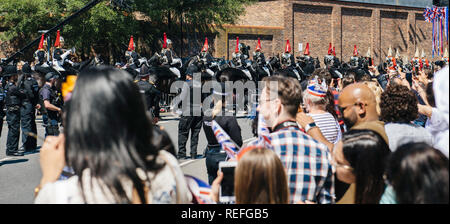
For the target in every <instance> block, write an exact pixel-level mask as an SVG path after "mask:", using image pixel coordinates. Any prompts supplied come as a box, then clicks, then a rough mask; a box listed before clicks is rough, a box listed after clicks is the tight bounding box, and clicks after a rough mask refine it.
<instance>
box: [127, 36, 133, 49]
mask: <svg viewBox="0 0 450 224" xmlns="http://www.w3.org/2000/svg"><path fill="white" fill-rule="evenodd" d="M128 51H134V40H133V35H131V38H130V43H129V44H128Z"/></svg>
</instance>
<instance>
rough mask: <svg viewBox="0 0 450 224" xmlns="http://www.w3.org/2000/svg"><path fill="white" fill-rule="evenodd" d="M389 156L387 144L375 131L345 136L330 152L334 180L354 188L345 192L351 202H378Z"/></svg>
mask: <svg viewBox="0 0 450 224" xmlns="http://www.w3.org/2000/svg"><path fill="white" fill-rule="evenodd" d="M389 153H390V151H389V147H388V145H387V144H386V142H385V141H384V140H383V138H382V137H381V136H380V135H379V134H377V133H376V132H374V131H371V130H350V131H348V132H346V133H344V135H343V139H342V141H339V142H338V143H337V144H336V146H335V148H334V149H333V159H334V162H333V163H334V166H335V167H336V174H337V175H336V176H337V178H338V179H339V180H340V181H342V182H344V183H347V184H354V186H355V188H354V191H353V189H349V191H348V192H347V193H346V194H349V196H348V197H349V198H352V199H351V200H350V201H351V202H350V203H355V204H378V203H379V201H380V198H381V195H382V194H383V192H384V189H385V184H384V181H383V172H384V167H385V161H386V159H387V158H388V156H389ZM344 197H346V196H344ZM346 198H347V197H346ZM353 198H354V199H353Z"/></svg>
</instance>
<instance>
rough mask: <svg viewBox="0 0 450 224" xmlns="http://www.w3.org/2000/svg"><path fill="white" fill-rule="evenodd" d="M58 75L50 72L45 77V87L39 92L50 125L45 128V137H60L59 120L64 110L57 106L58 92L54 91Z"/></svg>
mask: <svg viewBox="0 0 450 224" xmlns="http://www.w3.org/2000/svg"><path fill="white" fill-rule="evenodd" d="M57 78H58V75H57V74H55V73H53V72H49V73H47V74H46V75H45V85H44V86H43V87H42V89H41V90H40V92H39V96H40V99H41V100H42V101H43V102H44V107H45V109H46V110H47V116H48V124H47V126H46V128H45V137H47V135H53V136H57V135H59V127H58V120H59V115H60V114H61V111H62V109H61V108H60V107H58V106H56V105H55V104H57V95H56V91H54V90H53V89H52V86H54V85H55V82H56V80H57Z"/></svg>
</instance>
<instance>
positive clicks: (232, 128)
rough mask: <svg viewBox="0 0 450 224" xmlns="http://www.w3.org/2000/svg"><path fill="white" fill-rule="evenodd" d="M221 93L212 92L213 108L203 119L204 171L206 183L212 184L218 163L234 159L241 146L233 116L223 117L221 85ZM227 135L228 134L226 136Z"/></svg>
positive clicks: (223, 103) (223, 86)
mask: <svg viewBox="0 0 450 224" xmlns="http://www.w3.org/2000/svg"><path fill="white" fill-rule="evenodd" d="M221 87H222V90H221V91H214V92H213V94H214V95H213V97H214V105H215V106H214V107H213V109H212V111H209V112H205V116H204V117H203V130H204V131H205V136H206V139H207V140H208V145H207V146H206V149H205V157H206V170H207V173H208V182H209V184H212V182H213V181H214V179H216V177H217V170H218V169H219V162H220V161H225V160H226V158H227V156H228V157H229V158H233V157H235V154H236V153H237V152H238V151H239V147H240V146H242V143H243V142H242V135H241V128H240V127H239V124H238V123H237V120H236V117H234V116H222V115H224V112H226V111H225V106H226V100H225V98H226V96H227V94H229V93H225V85H224V84H223V83H222V85H221ZM227 133H229V134H227Z"/></svg>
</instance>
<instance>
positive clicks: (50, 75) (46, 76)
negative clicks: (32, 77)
mask: <svg viewBox="0 0 450 224" xmlns="http://www.w3.org/2000/svg"><path fill="white" fill-rule="evenodd" d="M57 77H58V75H57V74H56V73H54V72H49V73H47V74H46V75H45V81H47V82H48V81H50V80H52V79H54V78H57Z"/></svg>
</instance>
